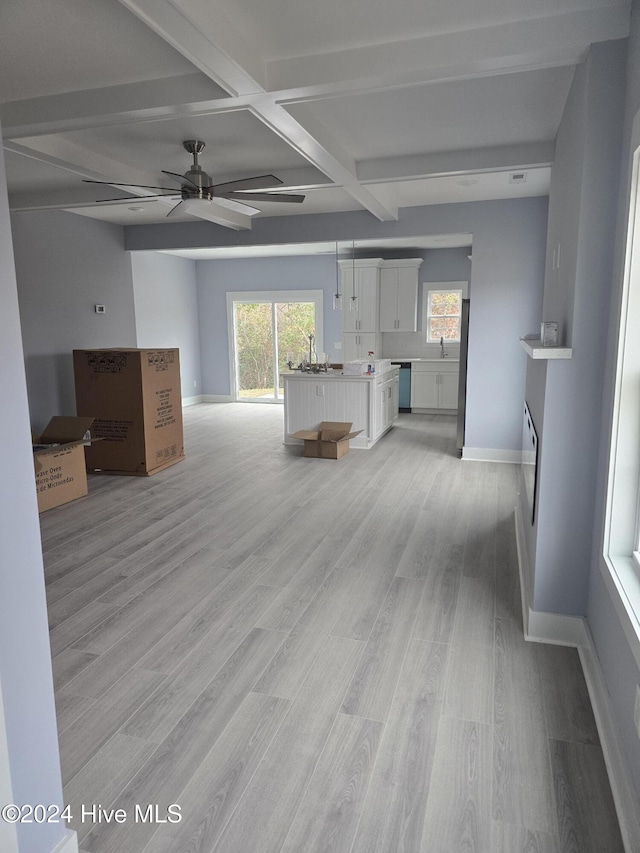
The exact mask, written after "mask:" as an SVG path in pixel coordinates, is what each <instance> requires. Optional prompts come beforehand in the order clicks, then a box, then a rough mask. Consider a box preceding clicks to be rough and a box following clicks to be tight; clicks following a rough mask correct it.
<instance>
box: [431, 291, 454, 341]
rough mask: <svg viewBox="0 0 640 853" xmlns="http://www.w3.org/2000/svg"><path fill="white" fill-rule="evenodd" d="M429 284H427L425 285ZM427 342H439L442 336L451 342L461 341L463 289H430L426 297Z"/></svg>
mask: <svg viewBox="0 0 640 853" xmlns="http://www.w3.org/2000/svg"><path fill="white" fill-rule="evenodd" d="M426 286H428V285H425V287H426ZM426 306H427V316H426V324H425V326H424V327H423V328H425V329H426V333H427V343H439V342H440V338H444V339H445V341H450V342H451V343H458V342H459V341H460V315H461V312H462V289H461V288H460V289H444V288H443V289H438V290H429V291H428V292H427V297H426Z"/></svg>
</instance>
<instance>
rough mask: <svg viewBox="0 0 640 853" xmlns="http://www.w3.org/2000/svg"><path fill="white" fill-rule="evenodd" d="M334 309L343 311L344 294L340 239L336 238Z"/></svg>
mask: <svg viewBox="0 0 640 853" xmlns="http://www.w3.org/2000/svg"><path fill="white" fill-rule="evenodd" d="M333 310H334V311H342V294H341V293H340V264H339V263H338V241H337V240H336V289H335V293H334V294H333Z"/></svg>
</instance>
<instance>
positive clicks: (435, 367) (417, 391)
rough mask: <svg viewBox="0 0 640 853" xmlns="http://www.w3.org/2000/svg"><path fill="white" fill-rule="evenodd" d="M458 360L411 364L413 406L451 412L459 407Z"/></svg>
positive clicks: (414, 407)
mask: <svg viewBox="0 0 640 853" xmlns="http://www.w3.org/2000/svg"><path fill="white" fill-rule="evenodd" d="M458 374H459V364H458V362H457V361H446V360H445V359H442V360H440V359H439V360H437V361H427V362H414V363H413V364H412V365H411V408H412V410H413V409H416V410H420V409H428V410H430V411H439V410H440V411H443V412H445V411H446V412H451V411H455V410H456V409H457V408H458Z"/></svg>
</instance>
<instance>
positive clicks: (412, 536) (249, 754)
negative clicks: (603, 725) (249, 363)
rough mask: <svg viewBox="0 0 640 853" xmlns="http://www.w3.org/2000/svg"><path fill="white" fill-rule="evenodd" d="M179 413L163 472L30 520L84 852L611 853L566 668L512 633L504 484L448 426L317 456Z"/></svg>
mask: <svg viewBox="0 0 640 853" xmlns="http://www.w3.org/2000/svg"><path fill="white" fill-rule="evenodd" d="M184 414H185V449H186V455H187V458H186V460H185V461H184V462H182V463H180V464H178V465H176V466H174V467H172V468H169V469H167V470H166V471H164V472H162V473H161V474H158V475H156V476H154V477H150V478H135V477H131V478H129V477H99V476H91V477H90V485H89V488H90V493H89V497H88V498H85V499H82V500H80V501H76V502H75V503H73V504H69V505H67V506H65V507H60V508H58V509H55V510H51V511H50V512H48V513H45V514H44V515H43V516H42V517H41V528H42V539H43V550H44V557H45V572H46V580H47V594H48V602H49V615H50V624H51V643H52V653H53V655H54V657H53V671H54V681H55V686H56V704H57V711H58V730H59V739H60V750H61V758H62V766H63V782H64V786H65V787H64V791H65V798H66V800H67V802H68V803H69V804H70V806H71V809H72V813H73V814H74V815H75V820H74V822H73V824H72V826H73V828H75V829H76V830H77V831H78V835H79V841H80V848H81V850H82V851H83V853H276V851H287V853H306V852H307V851H308V853H315V851H332V853H462V851H465V853H621V852H622V851H623V845H622V841H621V838H620V834H619V830H618V826H617V823H616V816H615V809H614V806H613V801H612V797H611V792H610V788H609V784H608V780H607V776H606V771H605V767H604V761H603V757H602V751H601V748H600V745H599V741H598V735H597V731H596V727H595V724H594V720H593V714H592V711H591V707H590V704H589V699H588V694H587V692H586V687H585V683H584V678H583V676H582V672H581V669H580V664H579V661H578V656H577V653H576V651H575V650H573V649H566V648H556V647H545V646H538V645H535V644H528V643H526V642H525V641H524V639H523V636H522V628H521V617H520V612H519V607H520V604H519V601H520V596H519V584H518V571H517V563H516V548H515V531H514V521H513V510H514V506H515V501H516V489H517V482H518V480H517V475H518V472H517V469H516V468H515V466H511V465H498V464H487V463H484V464H483V463H473V462H461V461H460V460H459V458H458V456H457V453H456V451H455V423H454V420H453V419H452V418H450V417H438V416H422V415H402V416H401V418H400V421H399V424H398V426H397V427H395V428H394V429H393V430H392V431H391V432H390V433H389V434H388V435H387V436H386V437H385V438H384V439H383V440H382V441H381V442H379V444H377V445H376V446H375V447H374V448H373V449H372V450H370V451H357V450H352V451H351V452H350V453H348V454H347V456H345V457H344V458H343V459H341V460H338V461H333V460H317V459H304V458H302V456H301V451H300V449H299V448H291V447H285V446H284V445H283V444H282V416H283V415H282V409H281V408H280V407H277V406H267V405H250V404H222V405H220V404H218V405H200V406H194V407H191V408H188V409H186V410H185V413H184ZM83 804H84V806H85V808H87V807H90V806H91V805H93V804H99V805H100V806H101V807H102V809H104V810H109V809H116V808H120V809H124V811H125V814H126V820H125V821H124V822H123V823H115V822H107V821H106V820H103V821H101V822H92V821H91V819H85V820H84V821H82V820H81V814H82V812H81V808H82V805H83ZM173 804H177V805H178V806H180V810H181V817H182V819H181V820H180V822H175V823H174V822H166V821H165V822H160V821H157V822H145V821H143V820H140V816H141V812H138V813H137V817H138V819H137V820H136V806H138V807H141V809H142V814H143V815H144V813H145V812H146V810H147V807H148V806H149V805H151V806H152V807H153V809H154V811H153V812H152V814H153V815H155V814H157V816H158V818H162V819H165V818H166V815H167V809H168V807H169V806H171V805H173ZM156 809H157V812H156V811H155V810H156Z"/></svg>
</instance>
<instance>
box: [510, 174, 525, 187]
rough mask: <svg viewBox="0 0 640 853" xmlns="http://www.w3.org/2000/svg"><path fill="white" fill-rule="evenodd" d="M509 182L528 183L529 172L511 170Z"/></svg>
mask: <svg viewBox="0 0 640 853" xmlns="http://www.w3.org/2000/svg"><path fill="white" fill-rule="evenodd" d="M509 183H510V184H526V183H527V173H526V172H511V174H510V175H509Z"/></svg>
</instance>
